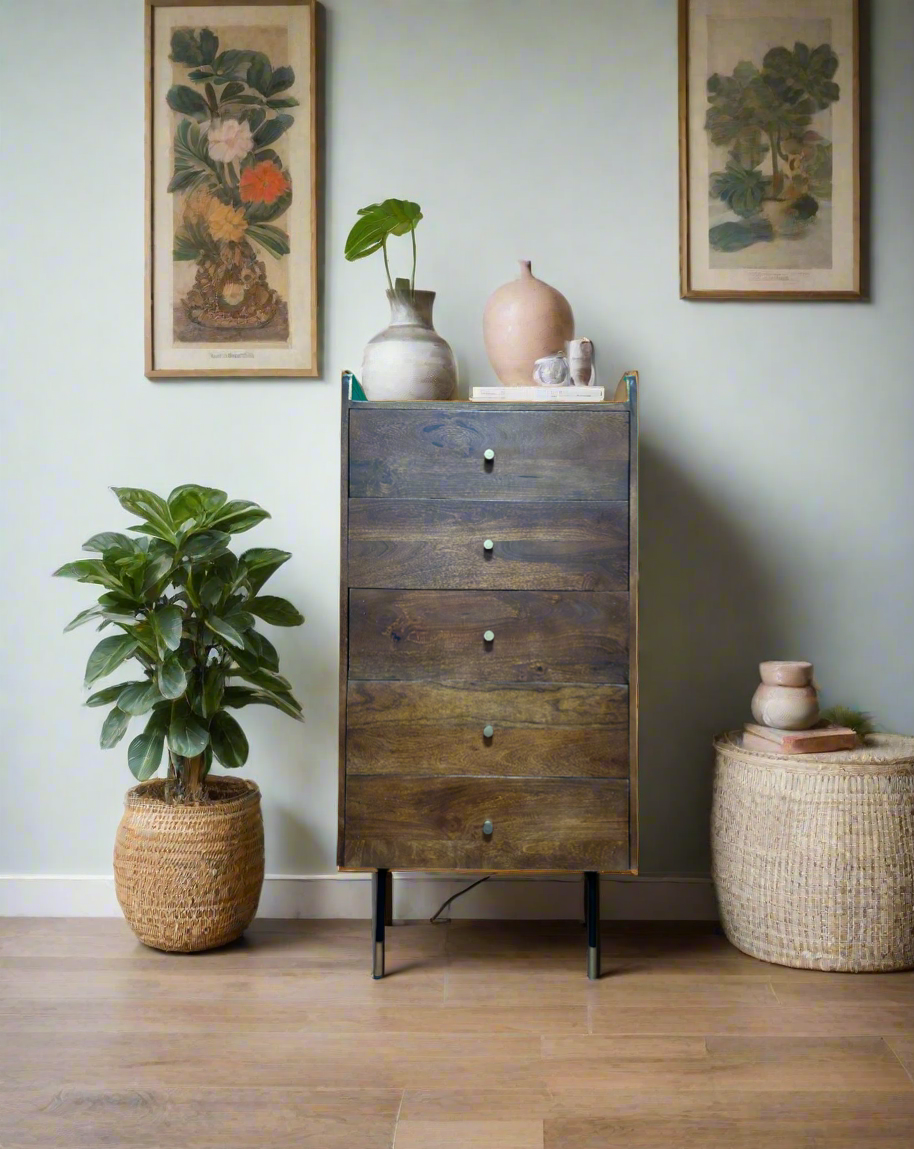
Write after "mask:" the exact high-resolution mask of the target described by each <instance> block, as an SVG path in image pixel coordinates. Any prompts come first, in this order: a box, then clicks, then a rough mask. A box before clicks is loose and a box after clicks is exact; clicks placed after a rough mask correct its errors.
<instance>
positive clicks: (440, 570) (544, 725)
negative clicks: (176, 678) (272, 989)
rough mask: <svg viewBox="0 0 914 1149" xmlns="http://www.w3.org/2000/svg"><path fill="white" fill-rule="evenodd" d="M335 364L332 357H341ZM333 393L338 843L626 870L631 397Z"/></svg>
mask: <svg viewBox="0 0 914 1149" xmlns="http://www.w3.org/2000/svg"><path fill="white" fill-rule="evenodd" d="M344 378H345V377H344ZM617 398H618V400H619V401H618V402H615V403H600V404H585V405H571V404H551V405H545V404H536V405H532V404H498V405H482V404H474V403H458V402H449V403H431V402H415V403H409V402H403V403H397V402H385V403H371V402H367V403H366V402H351V401H350V399H349V395H348V388H347V387H346V385H345V384H344V392H343V404H342V541H341V579H340V776H339V838H338V857H337V861H338V864H339V866H340V868H341V869H346V870H370V871H372V872H373V873H375V875H376V880H375V894H374V909H375V920H374V926H373V930H374V940H375V958H374V971H373V972H374V973H375V976H381V975H382V974H383V957H384V951H383V942H384V920H385V911H386V910H389V902H388V904H387V905H385V900H386V899H389V892H388V889H389V887H388V882H387V880H386V879H387V877H388V875H389V874H390V872H391V871H394V870H424V871H435V870H443V871H448V872H454V871H462V872H467V873H474V872H479V873H497V872H515V873H516V872H525V871H526V872H565V871H574V872H578V873H581V872H583V873H584V874H585V904H586V906H587V917H588V941H589V957H588V963H589V965H588V968H589V971H590V973H591V975H592V976H595V973H594V971H595V969H596V970H598V967H599V948H598V947H599V930H598V918H599V881H598V877H599V874H600V873H601V872H604V873H605V872H614V873H634V872H636V869H637V788H636V776H637V692H638V681H637V656H636V655H637V399H636V394H635V385H634V383H629V384H628V390H627V392H626V393H625V394H623V395H620V396H618V397H617Z"/></svg>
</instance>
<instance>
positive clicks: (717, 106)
mask: <svg viewBox="0 0 914 1149" xmlns="http://www.w3.org/2000/svg"><path fill="white" fill-rule="evenodd" d="M685 7H686V8H688V9H689V10H690V11H689V17H690V18H689V20H688V25H687V30H688V59H687V61H686V65H687V67H688V76H689V90H688V99H689V119H688V129H689V135H690V138H689V140H688V147H689V153H688V157H687V158H688V163H689V185H688V188H687V191H688V196H689V201H688V203H687V210H688V213H689V233H688V235H687V236H686V237H685V240H686V242H687V243H688V244H689V247H690V251H689V254H690V257H691V259H690V266H689V268H688V271H689V273H690V282H689V286H690V287H691V288H692V289H695V288H696V287H707V288H709V289H711V290H713V289H715V288H718V289H720V291H721V292H722V293H726V292H728V291H742V292H746V293H748V292H752V291H757V292H762V293H765V294H773V293H778V292H780V293H784V292H797V293H802V292H805V291H810V292H816V293H819V292H828V293H835V292H848V291H850V292H851V293H853V292H854V291H855V290H856V285H857V279H858V271H859V269H858V266H857V264H858V255H857V251H856V243H855V239H854V229H855V227H856V226H857V217H858V211H857V188H856V175H857V171H856V165H857V157H856V120H855V113H856V109H855V106H854V105H855V101H856V90H855V79H856V68H855V60H856V56H855V48H856V37H855V35H854V31H855V19H854V17H855V6H854V4H853V0H796V3H792V4H790V5H783V4H780V5H779V4H777V3H770V2H764V3H763V2H760V0H694V2H692V3H690V4H687V5H685ZM696 61H700V65H699V64H697V63H696ZM702 182H703V187H702ZM699 229H700V231H699ZM702 273H704V274H702ZM684 293H685V294H690V292H689V291H685V292H684Z"/></svg>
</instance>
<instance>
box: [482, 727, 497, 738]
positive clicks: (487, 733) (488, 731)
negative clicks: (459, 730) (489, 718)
mask: <svg viewBox="0 0 914 1149" xmlns="http://www.w3.org/2000/svg"><path fill="white" fill-rule="evenodd" d="M494 733H495V727H494V726H483V728H482V736H483V738H491V737H492V735H493V734H494Z"/></svg>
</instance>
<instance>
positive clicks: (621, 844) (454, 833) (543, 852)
mask: <svg viewBox="0 0 914 1149" xmlns="http://www.w3.org/2000/svg"><path fill="white" fill-rule="evenodd" d="M486 819H490V820H491V821H492V823H493V826H494V829H493V832H492V834H491V835H490V836H487V835H485V834H483V831H482V825H483V822H485V821H486ZM343 864H344V865H346V866H354V867H362V866H364V867H366V868H372V867H378V866H380V867H382V868H386V869H403V870H425V869H431V870H435V869H444V870H450V869H466V870H515V869H517V870H626V869H628V866H629V849H628V783H627V782H617V781H594V780H592V779H582V780H574V779H569V778H541V779H528V778H415V777H414V778H404V777H391V776H389V775H372V776H355V777H351V778H348V779H347V782H346V848H345V861H344V863H343Z"/></svg>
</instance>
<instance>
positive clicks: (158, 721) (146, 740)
mask: <svg viewBox="0 0 914 1149" xmlns="http://www.w3.org/2000/svg"><path fill="white" fill-rule="evenodd" d="M169 718H170V708H166V707H163V708H162V709H161V710H155V711H153V713H152V717H151V718H150V719H149V721H148V722H147V723H146V729H145V730H144V731H143V733H142V734H138V735H137V737H136V738H134V740H133V741H132V742H131V743H130V746H129V747H128V749H127V765H128V766H129V767H130V772H131V774H133V776H134V778H137V779H138V780H139V781H140V782H145V781H146V779H147V778H151V777H152V776H153V774H155V772H156V770H158V768H159V764H160V763H161V761H162V751H163V750H164V749H165V732H166V730H167V729H168V722H169Z"/></svg>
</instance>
